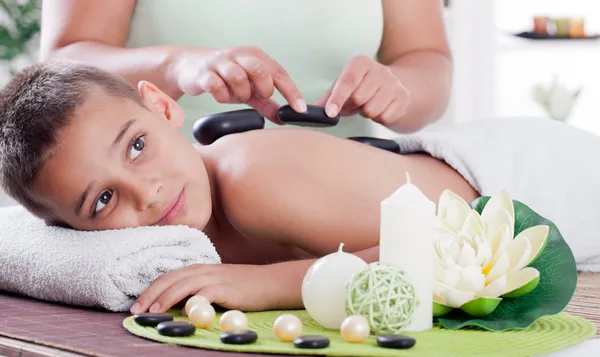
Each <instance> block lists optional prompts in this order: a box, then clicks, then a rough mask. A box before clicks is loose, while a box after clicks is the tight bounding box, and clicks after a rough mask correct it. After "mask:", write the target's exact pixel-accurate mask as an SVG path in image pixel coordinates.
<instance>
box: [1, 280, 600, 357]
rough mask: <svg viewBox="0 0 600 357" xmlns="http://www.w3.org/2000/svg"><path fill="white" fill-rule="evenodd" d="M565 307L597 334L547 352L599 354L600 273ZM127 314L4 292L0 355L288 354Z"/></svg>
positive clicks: (557, 356) (580, 287)
mask: <svg viewBox="0 0 600 357" xmlns="http://www.w3.org/2000/svg"><path fill="white" fill-rule="evenodd" d="M565 311H566V312H568V313H571V314H573V315H577V316H581V317H584V318H586V319H588V320H589V321H591V322H592V323H594V324H595V325H596V326H597V328H598V329H597V333H596V337H595V338H592V339H590V340H588V341H585V342H583V343H581V344H579V345H577V346H574V347H571V348H569V349H567V350H563V351H560V352H555V353H552V354H550V355H546V356H549V357H567V356H578V357H585V356H598V355H599V352H598V351H600V274H598V273H596V274H594V273H580V274H579V282H578V284H577V290H576V292H575V295H574V297H573V299H572V300H571V303H570V304H569V306H568V307H567V308H566V310H565ZM127 316H129V315H128V314H127V313H112V312H105V311H100V310H91V309H83V308H78V307H71V306H64V305H61V304H56V303H49V302H44V301H39V300H34V299H30V298H27V297H22V296H17V295H12V294H6V293H1V292H0V356H15V357H16V356H22V357H25V356H61V357H67V356H110V357H113V356H114V357H120V356H139V355H143V356H149V357H152V356H171V357H178V356H181V357H185V356H199V355H202V356H206V357H226V356H236V357H241V356H245V355H247V356H249V357H250V356H270V357H277V356H283V355H274V354H268V355H267V354H265V355H260V354H240V353H233V352H220V351H211V350H203V349H196V348H189V347H181V346H171V345H166V344H162V343H158V342H154V341H150V340H146V339H142V338H140V337H137V336H134V335H132V334H130V333H129V332H128V331H127V330H125V329H124V328H123V327H122V320H123V319H124V318H125V317H127ZM417 343H418V342H417ZM288 356H289V355H288Z"/></svg>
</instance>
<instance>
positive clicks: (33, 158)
mask: <svg viewBox="0 0 600 357" xmlns="http://www.w3.org/2000/svg"><path fill="white" fill-rule="evenodd" d="M94 87H96V88H100V89H102V90H104V92H106V93H107V94H109V95H111V96H115V97H120V98H126V99H130V100H133V101H135V102H137V103H139V104H140V105H142V104H141V101H140V99H139V96H138V93H137V90H136V88H135V87H134V86H132V85H131V84H129V83H128V82H126V81H125V80H124V79H123V78H121V77H119V76H117V75H115V74H112V73H109V72H107V71H105V70H102V69H100V68H97V67H94V66H91V65H87V64H84V63H80V62H74V61H46V62H41V63H37V64H35V65H32V66H30V67H28V68H26V69H24V70H23V71H21V72H20V73H18V74H17V75H16V76H15V77H14V78H12V80H11V81H10V82H9V83H8V85H7V86H6V88H4V89H3V90H2V91H1V92H0V184H1V185H2V188H3V189H4V190H5V191H6V192H7V193H8V194H9V195H10V196H11V197H13V198H14V199H15V200H16V201H17V202H18V203H20V204H22V205H23V206H24V207H25V208H26V209H27V210H28V211H30V212H31V213H33V214H35V215H36V216H38V217H41V218H44V219H47V220H53V219H54V217H53V215H52V212H49V210H48V209H47V208H46V207H45V205H44V202H43V200H41V199H39V197H36V195H35V194H34V192H33V190H32V188H33V184H34V182H35V180H36V178H37V175H38V173H39V171H40V170H41V168H42V167H43V165H44V162H45V161H46V160H47V159H48V158H49V157H50V156H51V155H52V154H53V152H54V150H55V148H56V144H57V136H58V132H59V131H60V130H61V129H62V128H64V127H65V126H66V125H67V124H68V123H69V120H70V119H71V117H72V116H73V114H74V112H75V110H76V109H77V108H79V107H80V106H81V105H83V103H84V102H85V101H86V99H87V97H88V94H89V93H90V91H91V90H92V89H93V88H94Z"/></svg>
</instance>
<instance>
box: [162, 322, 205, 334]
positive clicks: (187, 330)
mask: <svg viewBox="0 0 600 357" xmlns="http://www.w3.org/2000/svg"><path fill="white" fill-rule="evenodd" d="M156 329H157V330H158V333H159V334H161V335H163V336H169V337H185V336H191V335H193V334H194V332H196V326H194V325H193V324H191V323H189V322H185V321H166V322H161V323H159V324H158V326H156Z"/></svg>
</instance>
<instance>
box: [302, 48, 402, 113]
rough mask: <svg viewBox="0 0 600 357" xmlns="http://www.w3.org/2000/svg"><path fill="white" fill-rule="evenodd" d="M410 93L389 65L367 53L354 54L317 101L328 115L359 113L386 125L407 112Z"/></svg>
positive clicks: (316, 103)
mask: <svg viewBox="0 0 600 357" xmlns="http://www.w3.org/2000/svg"><path fill="white" fill-rule="evenodd" d="M409 102H410V93H409V91H408V90H407V89H406V88H405V87H404V86H403V85H402V83H401V82H400V80H398V78H397V77H396V76H395V75H394V74H393V73H392V71H391V70H390V68H389V67H387V66H385V65H382V64H381V63H379V62H376V61H374V60H372V59H370V58H369V57H366V56H358V57H355V58H353V59H352V60H351V61H350V62H349V63H348V64H347V65H346V66H345V67H344V69H343V70H342V72H341V74H340V76H339V78H338V79H337V80H336V81H335V83H334V84H333V86H332V87H331V88H330V89H329V91H327V93H325V94H324V95H323V96H322V97H321V98H320V99H318V100H317V101H316V102H315V103H313V104H315V105H319V106H324V107H325V112H326V113H327V115H328V116H330V117H334V116H336V115H337V114H340V115H341V116H350V115H354V114H356V113H359V114H360V115H362V116H363V117H365V118H370V119H372V120H373V121H375V122H377V123H380V124H382V125H390V124H393V123H396V122H397V121H399V120H400V119H401V118H402V116H403V115H404V114H405V113H406V110H407V108H408V104H409Z"/></svg>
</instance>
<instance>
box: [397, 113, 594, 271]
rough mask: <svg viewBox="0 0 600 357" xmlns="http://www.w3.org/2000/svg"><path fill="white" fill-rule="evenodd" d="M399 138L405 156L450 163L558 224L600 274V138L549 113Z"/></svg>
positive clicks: (481, 186)
mask: <svg viewBox="0 0 600 357" xmlns="http://www.w3.org/2000/svg"><path fill="white" fill-rule="evenodd" d="M396 141H397V142H398V144H399V145H400V151H401V152H402V153H403V154H410V153H417V152H425V153H428V154H430V155H431V156H433V157H435V158H438V159H440V160H443V161H445V162H446V163H448V164H449V165H450V166H451V167H453V168H454V169H455V170H456V171H457V172H458V173H459V174H461V175H462V176H463V177H464V178H465V179H466V180H467V181H468V182H469V183H470V184H471V185H472V186H473V188H475V189H476V190H477V191H478V192H479V193H480V194H482V195H484V196H491V195H493V194H495V193H497V192H498V190H501V189H504V190H506V191H507V192H508V193H509V194H510V195H511V197H512V198H513V199H515V200H517V201H521V202H523V203H524V204H526V205H527V206H529V207H530V208H531V209H533V210H534V211H536V212H537V213H538V214H540V215H541V216H543V217H545V218H547V219H549V220H551V221H552V222H553V223H554V224H556V226H557V227H558V229H559V230H560V232H561V234H562V236H563V238H564V239H565V241H566V242H567V244H569V246H570V247H571V250H572V251H573V254H574V256H575V261H576V262H577V268H578V269H579V270H581V271H594V272H600V236H599V235H598V233H599V232H600V219H598V218H599V217H600V208H599V207H600V206H599V204H598V202H599V200H600V180H599V179H598V178H599V177H600V165H599V164H598V162H599V159H598V155H600V136H597V135H595V134H592V133H590V132H587V131H584V130H581V129H578V128H576V127H573V126H572V125H568V124H564V123H562V122H557V121H554V120H551V119H546V118H494V119H481V120H475V121H472V122H467V123H463V124H457V125H453V126H450V127H446V128H441V129H438V130H429V131H423V132H420V133H416V134H411V135H403V136H399V137H398V138H397V139H396Z"/></svg>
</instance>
